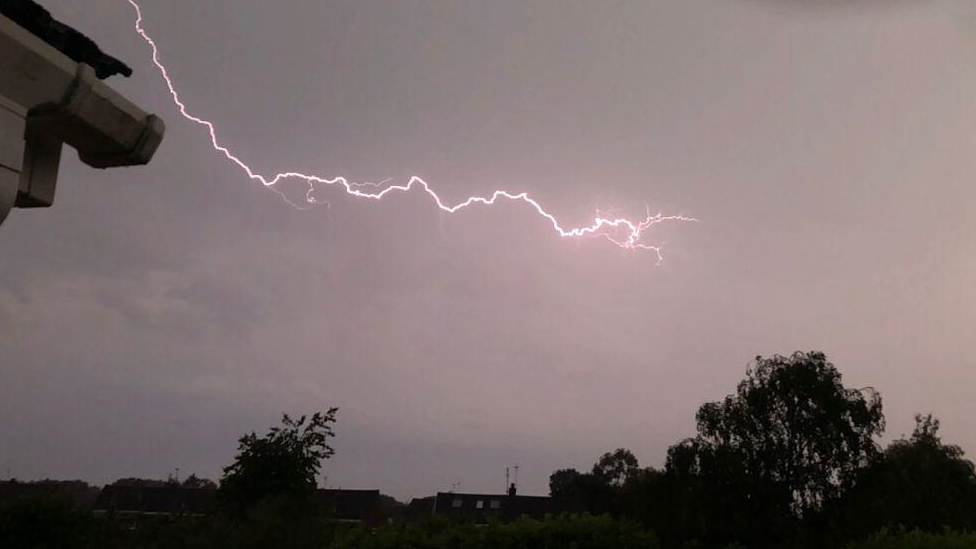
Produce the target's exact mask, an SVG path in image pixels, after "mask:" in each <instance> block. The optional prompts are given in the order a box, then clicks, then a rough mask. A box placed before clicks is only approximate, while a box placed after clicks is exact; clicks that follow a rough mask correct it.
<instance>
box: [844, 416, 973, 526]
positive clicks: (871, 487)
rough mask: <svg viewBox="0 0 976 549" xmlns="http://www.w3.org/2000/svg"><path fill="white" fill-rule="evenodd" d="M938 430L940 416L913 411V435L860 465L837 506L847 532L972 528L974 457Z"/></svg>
mask: <svg viewBox="0 0 976 549" xmlns="http://www.w3.org/2000/svg"><path fill="white" fill-rule="evenodd" d="M938 431H939V420H938V419H936V418H934V417H932V415H931V414H929V415H925V416H923V415H916V416H915V430H914V432H913V433H912V435H911V437H910V438H908V439H905V438H901V439H898V440H896V441H894V442H892V443H891V444H890V445H889V446H888V448H887V449H886V450H885V452H884V455H883V456H881V458H880V459H878V460H876V461H875V463H874V464H873V465H872V466H871V467H870V468H868V469H867V470H865V471H864V473H863V474H862V476H861V479H860V482H859V483H858V485H857V487H856V488H855V489H854V490H852V491H851V492H850V493H849V494H848V495H847V496H846V497H845V498H844V501H843V503H842V504H841V505H840V506H839V509H838V511H839V516H840V517H842V518H844V519H846V520H847V522H848V527H849V530H850V531H851V533H854V534H867V533H870V532H874V531H876V530H878V529H879V528H881V527H885V526H888V527H897V526H903V527H906V528H909V529H920V530H925V531H929V532H935V531H941V530H942V529H943V528H957V529H972V528H976V472H974V466H973V463H972V462H971V461H969V460H967V459H965V458H964V457H963V451H962V449H961V448H959V447H958V446H955V445H948V444H943V443H942V440H941V438H940V437H939V434H938Z"/></svg>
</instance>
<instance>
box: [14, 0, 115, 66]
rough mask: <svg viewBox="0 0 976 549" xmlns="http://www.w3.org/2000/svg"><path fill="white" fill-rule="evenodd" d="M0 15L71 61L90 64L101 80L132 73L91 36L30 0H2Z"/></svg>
mask: <svg viewBox="0 0 976 549" xmlns="http://www.w3.org/2000/svg"><path fill="white" fill-rule="evenodd" d="M0 14H3V15H4V16H5V17H7V18H9V19H10V20H12V21H13V22H15V23H17V24H18V25H20V26H21V27H23V28H24V29H26V30H28V31H29V32H30V33H31V34H33V35H34V36H37V37H38V38H40V39H41V40H43V41H45V42H47V43H48V44H49V45H51V46H53V47H54V48H55V49H57V50H58V51H60V52H61V53H63V54H64V55H66V56H68V57H69V58H71V59H73V60H74V61H77V62H78V63H85V64H87V65H89V66H91V67H92V68H93V69H95V75H96V76H98V77H99V78H101V79H103V80H104V79H105V78H108V77H109V76H112V75H115V74H121V75H123V76H131V75H132V69H130V68H129V67H128V65H126V64H125V63H123V62H122V61H119V60H118V59H116V58H114V57H112V56H111V55H107V54H105V53H104V52H102V50H101V49H100V48H99V47H98V45H97V44H95V42H93V41H92V40H91V39H90V38H88V37H87V36H85V35H84V34H82V33H80V32H78V31H77V30H75V29H73V28H71V27H69V26H68V25H65V24H64V23H61V22H59V21H57V20H56V19H54V18H53V17H51V13H50V12H49V11H47V10H46V9H44V8H43V7H41V6H40V5H39V4H37V3H36V2H34V1H33V0H2V1H0Z"/></svg>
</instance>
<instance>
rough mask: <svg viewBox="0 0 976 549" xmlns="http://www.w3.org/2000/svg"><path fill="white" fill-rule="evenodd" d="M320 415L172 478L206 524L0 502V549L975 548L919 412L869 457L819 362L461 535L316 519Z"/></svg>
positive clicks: (952, 474) (463, 527) (966, 481)
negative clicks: (216, 472)
mask: <svg viewBox="0 0 976 549" xmlns="http://www.w3.org/2000/svg"><path fill="white" fill-rule="evenodd" d="M336 412H337V410H336V409H335V408H333V409H329V410H327V411H326V412H323V413H317V414H313V415H311V416H307V417H306V416H302V417H299V418H297V419H293V418H291V417H289V416H287V415H286V416H284V418H283V420H282V423H281V425H279V426H277V427H273V428H272V429H270V430H269V431H268V432H267V433H266V434H264V435H262V436H259V435H257V434H256V433H253V432H252V433H250V434H247V435H245V436H243V437H242V438H241V439H240V440H239V448H238V454H237V456H236V458H235V460H234V462H233V463H232V464H231V465H229V466H228V467H226V468H225V469H224V473H223V476H222V478H221V479H220V482H219V486H218V485H217V484H215V483H213V482H211V481H208V480H206V479H199V478H197V477H195V476H191V477H190V478H188V479H187V480H186V481H184V486H185V487H188V488H198V489H199V488H203V489H207V488H213V487H216V494H217V498H216V501H217V507H216V509H214V511H213V512H212V513H208V514H206V515H205V516H165V517H143V518H141V519H140V520H139V521H138V523H134V522H132V521H131V520H123V519H121V518H119V517H114V516H112V515H108V516H99V517H95V516H93V515H92V514H91V513H90V512H87V511H86V510H83V509H80V508H79V507H78V506H77V505H73V504H72V503H71V502H70V500H69V499H68V498H64V497H61V498H59V497H47V498H15V499H14V500H11V501H3V500H2V498H0V547H4V548H20V547H25V548H26V547H30V548H35V547H44V548H57V547H81V548H85V547H108V548H111V547H128V548H157V547H158V548H164V547H166V548H168V547H174V548H191V547H208V548H211V547H212V548H220V547H240V548H247V547H254V548H263V547H275V548H281V549H287V548H296V549H298V548H313V547H316V548H326V547H331V548H334V549H340V548H342V549H348V548H364V549H395V548H401V547H405V548H414V549H427V548H430V549H449V548H450V549H454V548H457V549H468V548H485V549H488V548H497V549H506V548H543V549H546V548H553V549H555V548H559V549H563V548H567V547H573V548H576V549H599V548H604V547H606V548H647V549H658V548H661V549H694V548H717V549H733V548H753V549H771V548H785V549H791V548H795V549H813V548H827V547H848V548H850V549H954V548H958V549H962V548H976V534H973V533H970V532H973V531H976V473H974V466H973V464H972V463H971V462H970V461H968V460H966V459H965V457H964V454H963V451H962V449H960V448H959V447H958V446H954V445H951V444H946V443H943V441H942V440H941V438H940V436H939V421H938V419H936V418H934V417H933V416H932V415H930V414H929V415H917V416H916V425H915V429H914V431H913V432H912V434H911V435H910V436H908V437H907V438H900V439H898V440H895V441H894V442H892V443H891V444H889V445H888V446H887V447H885V448H882V447H880V446H879V444H878V442H877V439H878V437H879V436H880V435H881V434H882V433H883V431H884V427H885V420H884V414H883V413H882V401H881V395H880V394H879V393H878V392H877V391H875V390H874V389H873V388H870V387H865V388H858V389H854V388H848V387H845V386H844V385H843V383H842V379H841V375H840V373H839V372H838V371H837V369H836V367H835V366H834V365H833V364H831V363H830V362H829V361H828V360H827V357H826V356H825V355H824V354H823V353H820V352H808V353H804V352H797V353H794V354H793V355H790V356H786V357H784V356H778V355H777V356H772V357H768V358H763V357H757V358H756V360H755V361H754V362H753V363H752V364H751V365H750V366H749V368H748V369H747V371H746V375H745V378H744V379H743V380H742V381H741V382H740V383H739V385H738V387H737V388H736V390H735V392H733V393H732V394H730V395H728V396H727V397H726V398H725V399H723V400H721V401H719V402H710V403H706V404H704V405H702V406H701V407H700V408H699V410H698V413H697V414H696V423H697V432H696V433H695V434H694V436H692V437H690V438H687V439H685V440H681V441H679V442H677V443H676V444H674V445H673V446H671V447H670V448H669V450H668V452H667V456H666V460H665V463H664V466H663V467H662V468H653V467H641V466H640V464H639V462H638V460H637V458H636V457H635V456H634V455H633V453H632V452H630V451H629V450H626V449H623V448H621V449H617V450H615V451H612V452H608V453H606V454H604V455H603V456H602V457H600V458H599V459H598V460H597V462H596V463H595V464H594V465H593V466H592V468H591V469H589V470H586V471H578V470H576V469H561V470H558V471H555V472H554V473H552V475H551V477H550V491H551V496H552V498H553V501H554V502H559V504H558V505H554V506H553V508H554V509H560V510H561V514H559V515H558V516H550V517H547V518H546V519H542V520H535V519H531V518H527V517H523V518H521V519H518V520H515V521H514V522H510V523H502V522H491V523H489V524H473V523H460V522H458V521H451V520H448V519H447V518H446V517H437V516H432V515H430V514H429V513H424V514H423V515H422V517H421V518H416V517H411V516H410V515H409V514H408V513H402V512H401V513H396V512H391V513H389V516H390V518H391V521H390V524H389V525H387V526H382V527H380V528H367V527H363V526H352V525H348V524H341V523H338V522H336V521H333V520H330V519H329V513H328V511H327V510H325V509H322V508H321V506H322V502H321V500H320V499H317V498H316V497H315V492H316V482H315V479H316V477H317V475H318V474H319V472H320V469H321V466H322V463H323V461H324V460H326V459H328V458H329V457H330V456H332V454H333V449H332V448H331V446H330V445H329V440H330V439H331V437H332V436H333V431H332V426H333V424H334V423H335V416H336ZM145 482H147V481H143V480H140V479H121V480H120V481H118V485H129V486H138V485H141V484H139V483H145ZM187 483H188V484H187ZM59 486H61V485H59ZM63 487H64V488H63V489H62V490H61V492H66V491H67V490H68V488H70V489H71V490H74V491H75V492H77V491H78V490H80V489H79V488H78V487H76V486H74V485H72V484H70V483H68V484H64V485H63ZM386 499H387V500H388V499H389V498H386ZM387 503H388V504H389V505H391V509H393V508H395V507H396V506H395V504H393V503H392V502H387ZM401 511H402V509H401Z"/></svg>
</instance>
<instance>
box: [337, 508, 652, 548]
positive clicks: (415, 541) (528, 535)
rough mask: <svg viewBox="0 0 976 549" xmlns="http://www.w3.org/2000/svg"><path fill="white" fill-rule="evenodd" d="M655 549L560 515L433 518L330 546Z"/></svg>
mask: <svg viewBox="0 0 976 549" xmlns="http://www.w3.org/2000/svg"><path fill="white" fill-rule="evenodd" d="M608 547H612V548H614V549H658V547H659V545H658V542H657V538H656V537H655V536H654V534H653V533H651V532H648V531H646V530H644V529H642V528H641V527H639V526H637V525H635V524H632V523H629V522H622V521H617V520H614V519H612V518H610V517H607V516H600V517H594V516H590V515H573V516H561V517H557V518H547V519H545V520H534V519H530V518H521V519H519V520H516V521H515V522H511V523H493V524H489V525H480V526H479V525H474V524H450V523H447V522H445V521H443V520H437V519H434V520H432V521H429V522H426V523H424V524H420V525H395V526H388V527H385V528H380V529H377V530H367V529H364V528H359V529H356V530H353V531H350V532H349V533H347V534H346V535H344V536H341V537H340V539H339V540H338V541H337V542H336V544H335V545H334V548H335V549H401V548H409V549H528V548H532V549H604V548H608Z"/></svg>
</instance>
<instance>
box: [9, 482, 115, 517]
mask: <svg viewBox="0 0 976 549" xmlns="http://www.w3.org/2000/svg"><path fill="white" fill-rule="evenodd" d="M97 497H98V488H97V487H94V486H89V485H88V483H86V482H83V481H80V480H37V481H31V482H20V481H17V480H7V481H0V507H3V506H6V505H11V504H15V503H17V502H19V501H23V500H34V499H62V500H65V501H69V502H70V503H71V504H72V505H74V506H75V507H76V508H77V509H83V510H86V511H87V510H89V509H91V508H92V505H93V504H94V502H95V499H96V498H97Z"/></svg>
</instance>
